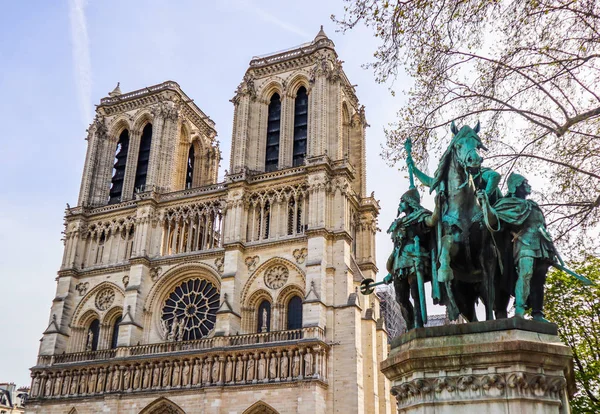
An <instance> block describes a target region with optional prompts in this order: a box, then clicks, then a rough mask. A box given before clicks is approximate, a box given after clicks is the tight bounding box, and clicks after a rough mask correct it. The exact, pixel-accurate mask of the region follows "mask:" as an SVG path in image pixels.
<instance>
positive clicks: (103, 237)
mask: <svg viewBox="0 0 600 414" xmlns="http://www.w3.org/2000/svg"><path fill="white" fill-rule="evenodd" d="M105 241H106V234H105V233H104V232H102V234H100V237H99V238H98V247H97V249H96V260H95V261H94V263H95V264H99V263H102V256H103V255H104V242H105Z"/></svg>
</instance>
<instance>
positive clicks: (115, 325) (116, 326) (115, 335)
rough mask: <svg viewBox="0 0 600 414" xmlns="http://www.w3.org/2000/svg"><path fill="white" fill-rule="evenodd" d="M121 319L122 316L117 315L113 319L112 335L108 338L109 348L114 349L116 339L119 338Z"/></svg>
mask: <svg viewBox="0 0 600 414" xmlns="http://www.w3.org/2000/svg"><path fill="white" fill-rule="evenodd" d="M121 320H123V317H121V316H119V317H118V318H117V319H115V322H114V323H113V326H112V335H111V338H110V349H115V348H116V347H117V343H118V339H119V324H120V323H121Z"/></svg>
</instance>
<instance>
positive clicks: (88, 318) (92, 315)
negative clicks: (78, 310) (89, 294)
mask: <svg viewBox="0 0 600 414" xmlns="http://www.w3.org/2000/svg"><path fill="white" fill-rule="evenodd" d="M94 319H98V320H101V318H100V315H99V314H98V312H96V311H95V310H94V309H89V310H87V311H86V312H84V313H83V315H81V317H80V318H79V320H78V321H77V325H76V326H77V327H81V328H86V327H87V326H88V325H89V324H90V323H91V322H92V321H93V320H94Z"/></svg>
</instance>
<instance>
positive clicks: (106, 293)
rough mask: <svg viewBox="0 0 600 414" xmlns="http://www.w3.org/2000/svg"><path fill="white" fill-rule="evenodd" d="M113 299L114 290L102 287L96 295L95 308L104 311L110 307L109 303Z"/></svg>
mask: <svg viewBox="0 0 600 414" xmlns="http://www.w3.org/2000/svg"><path fill="white" fill-rule="evenodd" d="M114 300H115V292H114V290H112V289H111V288H105V289H102V290H101V291H100V292H98V294H97V295H96V308H98V310H101V311H105V310H107V309H108V308H110V305H112V303H113V302H114Z"/></svg>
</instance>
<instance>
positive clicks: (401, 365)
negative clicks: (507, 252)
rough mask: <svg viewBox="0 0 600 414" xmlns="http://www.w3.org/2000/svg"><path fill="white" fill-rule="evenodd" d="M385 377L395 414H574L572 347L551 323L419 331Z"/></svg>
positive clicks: (389, 362)
mask: <svg viewBox="0 0 600 414" xmlns="http://www.w3.org/2000/svg"><path fill="white" fill-rule="evenodd" d="M381 371H382V372H383V373H384V375H385V376H386V377H387V378H388V379H390V381H391V382H392V391H391V392H392V395H393V396H395V397H396V405H397V412H398V413H403V414H404V413H406V414H409V413H410V414H412V413H429V412H435V413H436V414H446V413H448V414H449V413H457V412H458V413H460V412H464V413H466V412H469V413H490V414H492V413H557V414H558V413H561V414H567V413H570V408H569V403H568V395H569V394H571V395H572V394H573V392H574V391H575V388H574V387H575V386H574V377H573V370H572V358H571V351H570V349H569V348H568V347H567V346H566V345H564V344H562V343H561V342H560V339H559V338H558V336H557V328H556V325H554V324H548V323H541V322H535V321H530V320H523V319H516V318H512V319H502V320H497V321H487V322H475V323H468V324H459V325H447V326H439V327H432V328H419V329H415V330H413V331H410V332H408V333H407V334H405V335H402V336H401V337H399V338H396V339H395V340H394V341H393V342H392V350H391V352H390V355H389V357H388V358H387V359H386V360H385V361H383V362H382V364H381Z"/></svg>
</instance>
